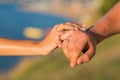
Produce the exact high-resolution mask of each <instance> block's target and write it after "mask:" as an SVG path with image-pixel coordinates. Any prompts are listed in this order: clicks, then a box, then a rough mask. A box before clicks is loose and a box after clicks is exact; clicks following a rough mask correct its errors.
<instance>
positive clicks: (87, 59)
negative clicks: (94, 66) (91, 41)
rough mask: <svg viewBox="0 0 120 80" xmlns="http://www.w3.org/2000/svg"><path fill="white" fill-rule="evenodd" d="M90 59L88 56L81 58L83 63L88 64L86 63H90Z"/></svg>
mask: <svg viewBox="0 0 120 80" xmlns="http://www.w3.org/2000/svg"><path fill="white" fill-rule="evenodd" d="M90 59H91V58H90V56H88V55H85V56H84V58H83V60H84V62H88V61H90Z"/></svg>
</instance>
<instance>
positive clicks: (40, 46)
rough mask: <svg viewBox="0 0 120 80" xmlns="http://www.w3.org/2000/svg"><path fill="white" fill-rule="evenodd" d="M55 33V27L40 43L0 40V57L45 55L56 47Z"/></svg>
mask: <svg viewBox="0 0 120 80" xmlns="http://www.w3.org/2000/svg"><path fill="white" fill-rule="evenodd" d="M55 33H56V27H54V28H53V29H52V30H51V31H50V33H49V34H48V35H47V36H46V38H45V39H44V40H43V41H40V42H35V41H30V40H10V39H5V38H0V55H5V56H8V55H10V56H11V55H12V56H16V55H22V56H24V55H26V56H27V55H47V54H49V53H50V52H52V51H53V50H54V49H55V48H56V47H57V44H56V43H55V39H54V36H55Z"/></svg>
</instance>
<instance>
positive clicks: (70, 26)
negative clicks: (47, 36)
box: [55, 22, 86, 48]
mask: <svg viewBox="0 0 120 80" xmlns="http://www.w3.org/2000/svg"><path fill="white" fill-rule="evenodd" d="M56 26H57V31H56V37H55V40H56V43H57V45H58V46H59V47H60V48H61V46H62V41H63V40H64V39H65V38H66V37H68V36H70V34H71V33H72V32H73V31H75V30H76V29H78V30H85V28H86V26H85V25H83V24H77V23H74V22H67V23H65V24H59V25H56Z"/></svg>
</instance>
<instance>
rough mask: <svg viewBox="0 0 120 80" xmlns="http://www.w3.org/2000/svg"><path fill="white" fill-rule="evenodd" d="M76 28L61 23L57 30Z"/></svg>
mask: <svg viewBox="0 0 120 80" xmlns="http://www.w3.org/2000/svg"><path fill="white" fill-rule="evenodd" d="M65 30H74V27H73V26H71V25H68V24H60V25H59V27H58V30H57V31H65Z"/></svg>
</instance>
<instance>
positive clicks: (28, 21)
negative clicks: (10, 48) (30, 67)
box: [0, 4, 71, 72]
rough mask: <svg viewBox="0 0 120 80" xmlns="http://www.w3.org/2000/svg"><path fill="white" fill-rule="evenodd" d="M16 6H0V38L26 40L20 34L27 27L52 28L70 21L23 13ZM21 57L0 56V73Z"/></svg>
mask: <svg viewBox="0 0 120 80" xmlns="http://www.w3.org/2000/svg"><path fill="white" fill-rule="evenodd" d="M19 6H20V5H17V4H0V37H5V38H11V39H27V38H26V37H24V36H23V34H22V32H23V30H24V28H25V27H27V26H33V27H34V26H35V27H38V28H42V29H45V28H52V27H53V26H54V25H55V24H58V23H64V22H68V21H71V20H70V19H67V18H62V17H60V16H53V15H49V14H42V13H41V14H40V13H35V12H34V13H33V12H23V11H20V10H19ZM22 58H23V57H20V56H16V57H13V56H9V57H6V56H0V72H5V71H8V70H10V69H12V68H14V66H15V65H17V64H18V63H19V61H20V60H21V59H22Z"/></svg>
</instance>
